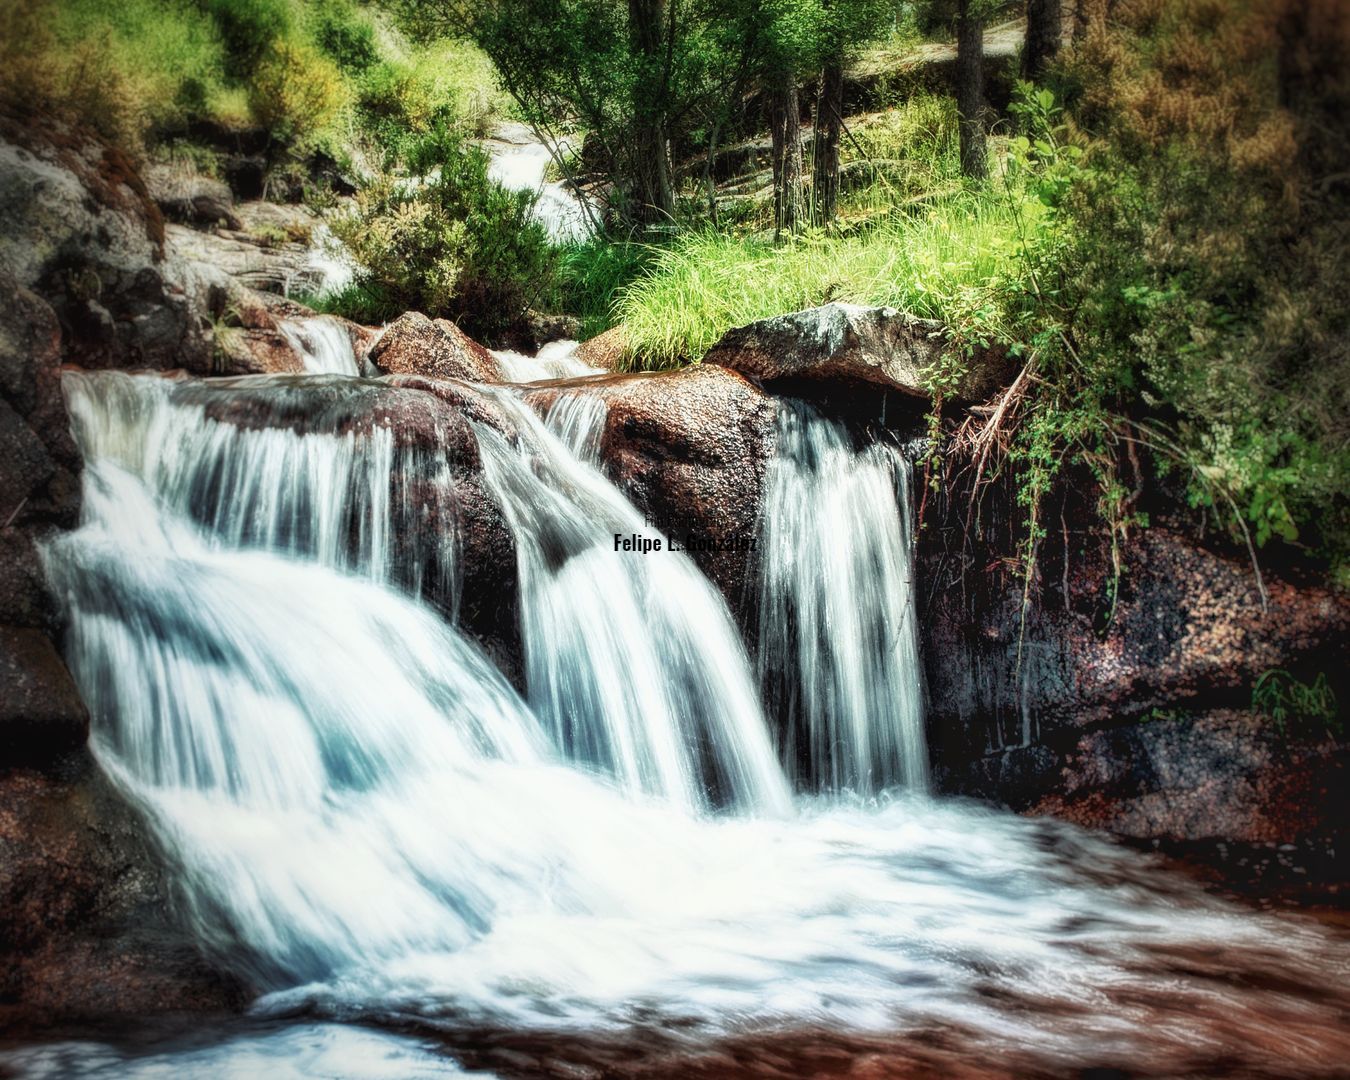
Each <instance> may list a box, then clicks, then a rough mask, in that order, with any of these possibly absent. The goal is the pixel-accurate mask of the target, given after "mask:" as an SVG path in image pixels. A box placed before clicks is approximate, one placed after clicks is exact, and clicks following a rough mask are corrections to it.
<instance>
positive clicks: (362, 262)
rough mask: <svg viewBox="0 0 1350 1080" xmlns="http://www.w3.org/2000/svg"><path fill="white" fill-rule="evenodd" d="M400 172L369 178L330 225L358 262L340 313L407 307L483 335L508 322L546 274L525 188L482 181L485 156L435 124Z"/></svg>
mask: <svg viewBox="0 0 1350 1080" xmlns="http://www.w3.org/2000/svg"><path fill="white" fill-rule="evenodd" d="M408 173H409V175H408V176H393V175H385V176H382V177H380V178H378V179H376V180H375V181H374V182H373V183H371V184H370V185H369V186H367V187H366V188H365V189H364V190H362V191H361V192H360V194H359V195H358V197H357V209H356V210H355V211H354V212H352V213H350V214H348V215H346V216H344V217H341V218H338V219H337V220H335V221H334V223H333V232H334V233H335V234H336V235H337V236H338V238H339V239H341V240H343V241H344V242H345V243H346V244H347V246H348V249H349V250H350V251H351V254H352V256H353V258H354V259H355V260H356V262H357V264H358V265H359V266H360V267H361V272H360V274H359V276H358V279H357V283H356V288H355V289H354V290H352V291H351V292H350V293H349V294H348V296H349V298H351V299H354V300H356V301H358V302H359V305H360V310H359V312H357V311H352V312H350V314H353V315H355V314H358V313H359V314H361V315H362V316H363V317H366V318H368V317H369V316H370V315H371V314H372V313H378V314H379V316H380V317H381V318H392V317H394V316H396V315H397V314H399V313H401V312H403V311H406V310H410V309H414V310H419V311H423V312H425V313H426V314H428V315H431V316H433V317H441V316H443V317H446V318H450V319H453V320H455V321H456V322H458V323H460V324H461V325H462V326H464V327H465V329H467V330H469V331H470V332H472V333H476V334H480V335H483V336H488V337H490V336H492V335H494V334H495V333H497V332H499V331H501V330H503V329H505V328H507V327H509V326H510V325H512V324H513V323H514V322H516V321H517V320H518V319H519V318H520V317H521V315H523V314H524V312H525V310H526V309H527V308H528V307H529V306H530V305H531V303H532V302H533V301H534V300H535V298H536V297H537V296H538V295H539V294H540V292H541V291H542V290H543V289H544V288H545V287H546V286H547V284H548V282H549V280H550V278H551V275H552V273H553V264H554V260H553V253H552V251H551V249H550V248H549V246H548V240H547V234H546V233H545V230H544V228H543V226H542V225H540V224H539V223H538V222H537V221H536V220H535V219H534V217H533V209H534V196H533V194H531V193H529V192H521V191H507V190H506V189H504V188H503V187H502V186H501V185H500V184H498V183H496V182H495V181H493V180H491V179H490V178H489V177H488V161H487V155H486V154H485V153H484V152H483V151H482V150H481V149H480V148H478V147H476V146H471V145H467V144H465V143H463V142H462V141H461V140H460V139H459V138H458V137H457V136H455V135H453V134H451V133H450V132H448V131H447V130H446V129H444V128H440V129H437V130H436V131H434V132H433V133H432V134H431V135H429V136H427V137H426V138H425V139H423V140H422V141H421V142H419V143H418V144H417V145H416V146H415V147H413V148H412V149H411V150H410V152H409V158H408ZM343 313H344V314H348V313H349V312H346V311H344V312H343Z"/></svg>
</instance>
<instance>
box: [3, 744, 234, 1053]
mask: <svg viewBox="0 0 1350 1080" xmlns="http://www.w3.org/2000/svg"><path fill="white" fill-rule="evenodd" d="M148 833H149V830H148V826H147V825H146V823H145V822H144V821H143V820H142V819H141V817H140V815H139V814H138V813H137V812H136V811H135V810H133V809H132V807H131V806H130V805H129V804H128V803H127V802H126V801H125V800H124V799H123V798H122V797H121V796H120V795H118V794H117V792H115V791H114V790H112V788H111V786H110V785H109V783H108V781H107V780H106V779H105V778H104V777H103V776H102V774H100V773H99V772H98V771H97V769H96V768H95V767H94V765H93V762H92V760H91V759H90V758H89V756H88V754H87V752H83V751H81V752H80V753H79V754H78V755H77V756H76V757H75V758H74V759H73V760H71V761H69V762H68V763H67V766H66V767H65V768H64V769H63V770H62V771H61V772H60V774H59V775H56V774H50V773H46V774H44V773H38V772H32V771H26V770H14V771H6V772H3V773H0V952H3V954H4V955H5V958H6V963H5V964H4V965H3V970H0V1026H3V1027H5V1028H6V1030H11V1031H13V1030H16V1029H18V1028H19V1027H21V1026H22V1027H25V1028H28V1029H32V1028H37V1027H45V1026H54V1025H58V1024H62V1023H68V1022H78V1021H80V1020H86V1019H98V1020H108V1019H116V1018H118V1017H126V1018H128V1019H131V1018H136V1019H140V1018H142V1017H145V1016H154V1015H162V1014H165V1013H176V1012H189V1011H204V1010H225V1009H230V1010H237V1009H239V1008H241V1007H242V1006H243V1005H244V1003H245V1002H246V1000H247V997H246V994H245V989H244V988H243V987H242V986H240V985H238V984H237V983H235V982H233V981H232V980H230V979H229V978H227V977H224V976H222V975H221V974H220V973H219V972H218V971H216V970H214V969H213V968H212V967H211V965H210V964H208V962H207V961H206V960H205V959H204V958H203V957H202V956H201V954H200V953H199V952H198V951H197V949H196V947H195V946H194V945H193V943H192V941H191V938H190V936H189V935H188V934H186V933H185V932H183V931H182V930H181V928H179V927H178V926H177V925H176V924H175V923H174V921H173V919H172V917H171V916H170V914H169V912H170V911H171V910H172V903H171V897H170V895H169V890H168V877H167V873H166V871H165V869H164V864H163V861H162V859H161V858H160V857H159V856H158V854H157V853H156V852H155V851H154V850H153V849H152V847H151V846H150V842H149V840H148Z"/></svg>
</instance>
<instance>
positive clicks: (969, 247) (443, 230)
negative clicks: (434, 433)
mask: <svg viewBox="0 0 1350 1080" xmlns="http://www.w3.org/2000/svg"><path fill="white" fill-rule="evenodd" d="M1019 15H1024V16H1026V17H1027V18H1028V22H1029V26H1028V31H1027V44H1026V45H1025V46H1024V48H1023V51H1022V55H1021V57H1020V59H1019V60H1018V62H1017V66H1018V69H1019V71H1020V74H1021V75H1022V76H1023V81H1022V83H1021V84H1020V86H1019V88H1018V89H1017V91H1016V93H1015V94H1014V97H1013V101H1012V104H1011V105H1010V106H1008V107H1005V108H1002V109H1001V110H998V109H995V108H994V107H993V106H992V105H991V103H990V101H989V98H988V95H987V94H986V87H985V84H984V79H985V65H983V64H982V63H980V62H979V57H980V48H981V35H982V34H983V28H984V27H985V25H987V24H991V23H993V22H995V21H998V20H1004V19H1007V18H1009V17H1013V16H1019ZM671 16H674V17H671ZM0 31H3V33H0V42H2V43H0V104H3V105H5V107H6V108H15V107H20V106H22V107H32V106H33V105H34V104H37V105H39V106H41V107H43V108H45V109H47V110H49V111H53V112H57V113H59V114H64V115H67V116H70V117H72V118H78V119H80V120H81V121H82V122H85V123H90V124H92V125H94V126H95V127H96V128H98V130H100V131H101V132H102V133H103V134H104V135H105V136H106V137H108V138H110V139H112V140H114V141H117V142H119V143H121V144H122V145H124V146H125V147H127V148H129V149H131V150H132V151H133V152H136V153H139V154H142V155H143V156H148V157H155V156H160V155H164V154H169V153H172V154H173V155H175V156H176V159H184V158H185V159H187V160H189V161H191V162H192V163H193V167H197V168H200V169H202V170H204V171H208V172H211V171H213V170H214V169H215V168H216V167H217V164H218V162H217V156H218V155H219V153H220V152H221V146H222V143H223V142H225V141H228V138H222V133H230V132H234V133H238V132H244V131H252V132H258V133H261V134H262V136H263V142H264V146H265V149H264V151H263V153H264V156H265V157H266V161H267V168H268V170H269V176H276V177H281V178H285V177H286V176H288V175H291V174H294V175H298V176H299V177H300V179H301V182H300V183H298V184H289V185H282V186H285V187H286V188H287V190H288V191H291V192H294V191H296V190H307V188H306V184H308V183H309V182H310V180H311V179H312V177H313V175H314V169H313V164H314V162H315V161H316V160H324V161H327V162H329V163H330V164H331V165H332V166H333V167H334V168H335V169H337V170H338V171H339V172H342V173H344V175H348V176H350V177H352V178H355V179H356V180H358V181H359V187H360V190H359V191H358V194H357V196H356V198H355V200H354V202H353V203H352V204H351V205H350V206H347V207H346V208H345V209H342V210H340V211H336V212H335V214H334V218H333V222H334V228H335V231H336V232H338V234H339V235H341V236H342V237H343V238H344V239H345V240H346V242H347V244H348V246H349V247H350V249H351V250H352V252H353V254H354V255H355V257H356V259H357V261H358V262H359V264H360V267H361V270H360V273H359V275H358V278H357V281H356V283H355V284H354V285H353V287H352V288H351V289H349V290H347V291H346V292H345V293H343V294H341V295H339V296H336V297H329V298H326V300H325V301H324V303H325V305H326V306H327V307H329V308H330V309H333V310H338V311H341V312H343V313H345V314H349V315H352V316H353V317H356V318H360V319H362V320H365V321H379V320H382V319H385V318H388V317H391V316H393V315H396V314H398V313H399V311H401V310H402V309H403V308H405V307H417V308H422V309H425V310H427V311H428V313H430V314H432V315H446V316H449V317H452V318H456V319H458V320H460V321H462V322H463V323H464V324H465V325H466V328H468V329H470V330H471V331H472V332H475V333H479V334H484V335H487V336H488V337H491V336H492V335H494V334H497V333H499V332H501V331H504V330H505V329H507V328H508V324H509V323H510V322H511V321H512V320H514V319H516V318H517V317H518V316H520V315H521V314H523V313H524V312H525V310H526V309H527V308H530V307H534V308H538V309H551V310H555V311H565V312H569V313H572V314H575V315H577V316H579V317H580V318H581V319H582V322H583V327H584V329H585V332H586V334H587V335H590V334H593V333H597V332H599V331H601V330H603V329H605V328H606V327H608V326H609V325H612V324H614V323H616V322H622V323H623V324H624V326H625V328H626V340H627V342H628V344H629V348H630V352H631V362H632V363H634V364H638V365H645V366H667V365H671V364H676V363H683V362H689V361H693V360H696V359H697V358H698V357H699V356H700V355H701V354H702V353H703V352H704V351H705V350H706V348H707V347H708V346H709V345H710V344H711V343H712V342H713V341H715V340H716V339H717V337H718V336H720V335H721V334H722V333H723V332H724V331H725V330H726V329H728V328H729V327H731V326H733V325H737V324H740V323H744V322H747V321H750V320H753V319H756V318H761V317H766V316H771V315H774V314H778V313H781V312H785V311H790V310H794V309H798V308H802V307H806V306H812V305H816V304H820V303H823V302H826V301H829V300H834V299H838V300H849V301H855V302H859V303H873V304H883V303H884V304H889V305H893V306H895V307H899V308H902V309H905V310H908V311H911V312H913V313H915V314H918V315H923V316H929V317H932V318H936V319H939V320H941V321H942V322H943V323H944V324H945V325H946V326H947V327H948V332H949V334H950V336H951V339H952V344H953V348H952V349H951V351H950V358H949V360H948V361H946V362H944V364H943V365H941V366H940V368H939V369H935V370H933V371H930V372H928V373H927V378H928V380H929V384H930V389H931V390H932V391H933V393H934V398H935V404H936V407H935V409H934V413H933V416H932V418H931V423H932V427H933V431H934V433H935V434H943V435H945V436H946V438H945V440H944V443H943V445H945V447H946V448H947V450H948V451H949V457H950V458H951V460H949V461H947V462H946V463H945V464H946V467H949V468H955V467H958V466H963V465H964V463H965V462H966V461H967V460H976V461H978V462H979V475H980V476H981V477H982V478H985V479H987V478H988V477H990V476H992V475H995V474H996V473H999V472H1004V473H1006V474H1011V475H1012V476H1013V477H1014V478H1015V481H1016V488H1017V491H1018V493H1019V498H1020V500H1021V503H1022V507H1023V511H1024V514H1025V546H1024V551H1023V554H1024V556H1025V560H1024V565H1025V567H1026V570H1027V581H1028V586H1029V587H1030V585H1031V583H1032V581H1033V579H1034V570H1035V566H1036V562H1037V553H1038V550H1039V545H1040V542H1041V540H1042V538H1043V535H1044V528H1043V523H1042V521H1041V507H1042V506H1043V505H1044V503H1045V500H1046V497H1047V495H1048V493H1049V492H1050V491H1051V490H1052V488H1053V487H1054V486H1055V485H1057V484H1059V483H1061V482H1063V479H1064V477H1065V475H1066V473H1068V472H1073V473H1075V474H1076V475H1083V474H1087V475H1089V476H1091V477H1092V478H1094V480H1095V483H1096V485H1097V492H1098V503H1099V509H1100V512H1101V518H1102V521H1103V523H1104V528H1105V530H1106V533H1107V535H1109V537H1110V538H1111V543H1112V546H1113V550H1115V551H1117V552H1119V551H1120V550H1121V548H1122V545H1124V544H1125V543H1127V542H1128V538H1129V536H1130V535H1131V534H1132V532H1133V531H1134V530H1135V529H1137V528H1139V527H1142V526H1144V525H1145V524H1146V520H1145V516H1144V514H1143V512H1142V510H1141V506H1142V503H1143V501H1144V500H1142V499H1141V493H1142V492H1143V491H1145V490H1147V489H1148V488H1149V487H1151V486H1155V485H1158V484H1163V485H1167V486H1168V487H1170V488H1171V489H1172V490H1173V491H1177V492H1180V493H1182V494H1183V495H1184V496H1185V497H1186V498H1187V499H1189V501H1190V502H1191V503H1192V504H1193V506H1194V507H1195V508H1196V509H1197V511H1199V512H1201V513H1203V514H1204V515H1205V516H1206V517H1207V518H1208V519H1209V520H1210V521H1212V522H1214V523H1215V524H1217V525H1218V526H1219V527H1221V528H1223V529H1226V530H1228V531H1230V532H1231V533H1232V534H1233V536H1234V537H1235V538H1236V539H1238V540H1239V541H1241V542H1246V543H1248V544H1250V546H1251V547H1252V549H1253V550H1254V551H1255V550H1257V549H1260V548H1262V547H1266V548H1269V547H1270V546H1272V545H1282V547H1283V549H1284V550H1287V551H1291V552H1299V553H1302V554H1309V555H1314V556H1316V557H1318V558H1320V559H1323V560H1325V561H1326V563H1327V565H1328V566H1329V567H1330V568H1331V570H1332V573H1333V575H1335V576H1336V577H1338V578H1339V579H1340V580H1341V581H1342V582H1343V583H1347V584H1350V520H1348V518H1350V498H1348V496H1347V492H1348V491H1350V430H1347V423H1348V421H1347V417H1350V407H1348V406H1350V400H1348V399H1350V357H1347V355H1346V351H1347V342H1350V326H1347V319H1350V296H1347V295H1346V294H1347V292H1350V284H1347V277H1346V275H1345V273H1344V266H1345V265H1347V258H1346V256H1347V254H1350V250H1348V248H1350V241H1348V240H1347V229H1346V226H1345V221H1346V218H1347V215H1346V212H1345V211H1346V195H1347V187H1348V186H1350V181H1347V180H1346V177H1347V176H1350V161H1347V157H1350V141H1347V140H1346V139H1345V138H1344V137H1343V133H1342V130H1341V129H1342V125H1343V117H1344V116H1345V115H1347V110H1348V109H1350V64H1347V63H1346V60H1347V58H1348V57H1350V11H1347V10H1346V9H1345V6H1344V5H1340V4H1336V3H1334V2H1332V0H1200V2H1188V0H1116V2H1113V3H1106V2H1105V0H1065V2H1064V3H1061V4H1055V3H1051V2H1048V0H1029V2H1026V3H1008V2H1001V0H914V2H906V3H899V2H895V0H830V2H825V0H700V2H699V3H694V2H692V0H632V2H631V3H628V4H615V3H611V2H609V0H516V2H512V3H510V4H499V3H477V4H470V3H461V2H459V0H447V2H445V3H437V4H430V3H423V2H421V0H403V2H400V3H398V4H396V5H390V6H387V7H385V6H381V5H379V4H376V3H356V2H352V0H126V2H125V3H122V4H120V5H117V6H116V7H113V8H109V7H107V6H106V5H101V4H97V3H95V2H94V0H38V2H37V3H18V2H16V0H0ZM933 41H949V42H954V43H955V46H956V56H955V65H954V68H953V74H952V76H951V81H950V83H948V84H946V85H945V86H944V85H938V84H935V83H933V82H931V81H929V82H925V83H923V84H922V85H920V84H919V83H916V82H915V81H913V80H912V79H898V80H896V81H895V83H894V87H893V88H892V89H891V90H888V91H884V92H883V91H876V90H875V88H874V90H873V91H872V94H873V96H872V98H870V99H869V103H868V106H867V107H868V109H869V110H870V111H869V112H867V113H866V114H852V115H850V114H848V113H846V111H845V109H844V106H845V105H846V104H848V103H849V102H850V100H851V95H854V94H855V90H853V89H850V87H851V86H852V85H853V84H851V83H850V82H849V79H851V78H852V77H853V76H852V75H850V74H849V72H850V68H851V66H853V67H857V66H859V65H861V66H862V67H864V68H866V69H867V70H869V71H873V72H875V71H876V70H878V65H880V67H881V68H885V67H886V66H887V65H894V66H897V67H898V66H902V65H903V63H904V62H905V58H906V57H908V56H909V55H911V54H912V52H913V51H914V50H915V49H916V48H919V47H921V46H923V45H924V44H925V43H931V42H933ZM1061 42H1062V43H1063V47H1062V48H1060V47H1059V45H1060V43H1061ZM881 82H882V83H883V84H884V82H885V80H884V79H883V80H881ZM939 82H940V80H939ZM878 95H879V96H878ZM506 115H512V116H516V117H520V118H523V119H526V120H528V121H530V122H531V123H532V124H534V125H535V126H536V128H537V129H538V130H540V131H541V132H544V133H545V134H546V135H549V136H551V137H555V138H556V137H559V136H562V135H566V136H568V138H569V140H570V147H571V148H570V150H567V149H565V148H564V147H563V146H562V144H558V146H557V149H558V155H557V161H556V162H555V171H556V174H557V175H558V176H559V177H562V178H566V179H569V180H573V181H576V182H578V183H583V184H585V185H586V186H587V187H588V190H589V191H590V192H591V193H592V195H593V197H595V198H597V199H598V200H599V202H600V204H601V206H602V209H603V215H604V229H603V231H602V232H601V234H600V235H598V236H596V237H594V238H592V239H591V240H588V241H586V242H584V243H572V244H566V245H562V246H561V247H554V246H552V245H550V244H549V243H548V241H547V239H546V237H545V236H544V235H543V233H542V230H540V228H539V227H538V226H537V225H535V224H533V223H532V222H531V221H530V199H529V197H528V196H522V195H519V194H515V195H513V194H511V193H507V192H503V191H502V190H501V189H500V187H498V186H497V185H496V184H495V183H493V182H492V181H491V180H490V179H489V178H488V177H487V174H486V167H485V163H484V160H483V158H482V155H481V153H479V152H478V151H476V150H475V149H474V148H473V147H472V146H471V145H470V142H471V140H472V139H473V138H475V137H478V136H481V135H482V134H484V133H485V131H486V130H487V129H488V127H489V126H490V125H491V123H492V122H494V120H495V119H497V118H500V117H502V116H506ZM757 142H763V143H764V144H765V146H766V151H765V153H763V154H760V153H758V152H757V151H756V150H755V146H756V144H757ZM314 194H315V196H316V198H318V199H320V200H324V199H327V201H329V202H331V201H332V200H331V194H328V195H325V193H324V192H323V191H321V190H320V191H317V192H315V193H314ZM988 344H999V345H1003V346H1007V347H1008V348H1009V350H1010V351H1011V352H1012V354H1013V355H1014V356H1016V357H1017V358H1019V360H1020V361H1021V364H1022V365H1023V369H1024V370H1023V374H1022V377H1021V378H1019V379H1018V380H1017V382H1016V383H1015V384H1014V385H1013V387H1012V388H1011V389H1010V390H1009V391H1008V392H1007V393H1006V394H1005V395H1004V396H1003V397H1002V398H1001V399H1000V401H998V402H996V403H994V404H995V405H996V406H998V407H997V408H993V409H991V410H990V411H989V412H985V413H981V414H978V415H976V416H974V417H964V416H963V417H957V416H954V415H949V412H950V410H946V409H944V404H945V403H944V400H943V399H944V393H945V391H946V389H947V388H948V387H950V386H953V385H955V382H956V380H958V379H959V377H960V374H961V372H960V370H959V369H960V367H961V365H962V364H963V363H964V362H966V358H967V357H969V356H970V355H972V354H974V353H976V352H978V350H979V348H980V347H982V346H984V345H988ZM930 466H931V468H930V479H931V480H932V481H933V482H934V483H936V482H937V471H938V470H939V469H940V468H942V467H943V466H944V462H943V461H942V460H941V459H940V458H934V459H933V461H932V462H930Z"/></svg>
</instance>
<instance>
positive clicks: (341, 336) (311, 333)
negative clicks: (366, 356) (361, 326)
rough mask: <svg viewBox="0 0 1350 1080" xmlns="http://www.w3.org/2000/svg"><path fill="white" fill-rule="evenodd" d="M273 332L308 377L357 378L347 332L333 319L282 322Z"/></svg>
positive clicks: (355, 360) (319, 318)
mask: <svg viewBox="0 0 1350 1080" xmlns="http://www.w3.org/2000/svg"><path fill="white" fill-rule="evenodd" d="M277 329H279V330H280V331H281V334H282V336H283V337H285V339H286V340H287V341H288V342H290V344H291V348H293V349H294V350H295V351H296V353H297V354H298V355H299V356H300V359H301V361H302V362H303V363H304V365H305V371H307V372H309V373H310V374H311V375H360V374H361V370H360V368H361V365H360V363H359V361H358V360H357V358H356V353H355V351H354V350H353V348H352V339H351V336H350V335H349V334H348V333H347V328H346V327H345V326H343V325H342V324H341V323H340V322H338V321H337V320H336V319H326V318H324V317H323V316H316V317H314V318H307V319H282V320H281V321H280V322H279V323H278V324H277Z"/></svg>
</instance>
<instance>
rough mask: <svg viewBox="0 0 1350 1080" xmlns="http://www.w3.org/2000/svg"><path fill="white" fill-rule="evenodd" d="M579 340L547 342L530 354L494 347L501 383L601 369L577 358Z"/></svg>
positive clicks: (571, 375)
mask: <svg viewBox="0 0 1350 1080" xmlns="http://www.w3.org/2000/svg"><path fill="white" fill-rule="evenodd" d="M578 344H579V343H578V342H575V341H550V342H547V343H546V344H544V345H542V346H540V349H539V351H538V352H537V353H535V354H534V355H533V356H526V355H525V354H524V353H518V352H512V351H511V350H509V349H496V350H493V353H492V355H493V356H495V357H496V358H497V368H498V370H499V371H500V372H501V377H502V381H503V382H514V383H529V382H543V381H545V380H547V379H575V378H579V377H580V376H583V375H598V374H600V372H601V371H602V370H603V369H602V368H594V367H590V366H589V365H587V364H584V363H582V362H581V361H580V360H578V359H577V357H576V352H577V346H578Z"/></svg>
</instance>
